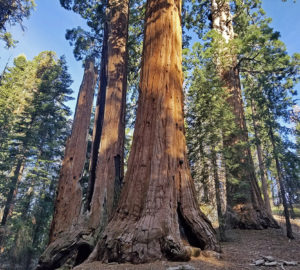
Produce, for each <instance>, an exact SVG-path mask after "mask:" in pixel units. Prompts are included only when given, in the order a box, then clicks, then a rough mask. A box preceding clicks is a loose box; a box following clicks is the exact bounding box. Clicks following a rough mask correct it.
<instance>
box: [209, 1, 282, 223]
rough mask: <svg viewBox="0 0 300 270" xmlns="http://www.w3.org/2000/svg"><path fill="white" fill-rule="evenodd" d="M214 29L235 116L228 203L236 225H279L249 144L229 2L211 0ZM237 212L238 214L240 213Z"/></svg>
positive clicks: (218, 58) (229, 138) (218, 60)
mask: <svg viewBox="0 0 300 270" xmlns="http://www.w3.org/2000/svg"><path fill="white" fill-rule="evenodd" d="M211 13H212V28H213V29H214V30H215V31H216V32H217V33H218V34H219V35H220V36H219V37H218V38H217V40H216V42H217V43H219V44H218V46H219V50H218V53H217V56H216V59H215V62H216V66H217V68H218V71H219V74H220V78H221V79H222V81H223V83H224V86H225V87H226V88H227V91H228V93H229V97H228V98H227V103H228V104H229V106H230V107H231V110H232V113H233V115H234V116H235V124H236V127H237V128H236V131H235V132H233V133H232V134H230V135H229V136H227V137H225V138H224V144H225V145H227V146H231V147H232V149H233V151H231V152H230V153H229V155H227V160H231V161H234V162H235V163H237V164H239V166H232V167H231V168H230V174H231V175H232V176H233V178H234V179H236V181H234V182H233V181H227V191H228V192H227V197H228V205H229V206H230V207H231V208H232V210H234V212H235V215H234V219H232V220H231V221H232V222H233V226H237V227H240V228H255V229H260V228H267V227H278V225H277V223H276V221H275V220H274V219H273V217H272V215H271V213H270V212H268V211H267V209H266V208H265V204H264V202H263V200H262V197H261V193H260V189H259V186H258V183H257V179H256V176H255V171H254V165H253V161H252V156H251V152H250V148H249V146H247V144H248V131H247V127H246V122H245V116H244V108H243V101H242V91H241V83H240V77H239V65H238V62H237V56H236V52H235V45H234V43H233V42H232V41H233V39H234V31H233V24H232V15H231V13H230V6H229V1H227V0H211ZM236 214H237V215H236Z"/></svg>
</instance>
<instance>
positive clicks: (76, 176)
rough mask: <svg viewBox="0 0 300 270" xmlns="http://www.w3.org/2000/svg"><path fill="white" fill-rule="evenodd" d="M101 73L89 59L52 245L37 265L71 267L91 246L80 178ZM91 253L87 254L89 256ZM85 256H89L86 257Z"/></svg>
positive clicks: (64, 169) (61, 184) (64, 166)
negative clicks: (85, 226)
mask: <svg viewBox="0 0 300 270" xmlns="http://www.w3.org/2000/svg"><path fill="white" fill-rule="evenodd" d="M96 81H97V73H96V70H95V68H94V63H93V61H90V60H87V61H86V63H85V71H84V76H83V80H82V83H81V86H80V89H79V93H78V100H77V106H76V111H75V116H74V122H73V127H72V134H71V136H70V137H69V138H68V140H67V144H66V150H65V156H64V160H63V164H62V168H61V172H60V178H59V183H58V189H57V198H56V201H55V205H54V217H53V220H52V224H51V228H50V236H49V238H50V239H49V243H50V244H49V246H48V247H47V249H46V250H45V251H44V253H43V254H42V256H41V258H40V260H39V265H38V266H37V269H56V268H59V267H60V266H62V265H66V264H70V265H69V267H71V266H72V265H73V263H76V262H77V261H78V260H81V256H82V248H83V247H84V248H85V249H86V250H87V251H88V250H89V249H91V246H92V244H91V243H90V241H89V240H90V239H83V235H89V234H90V233H91V231H90V230H89V229H88V228H87V229H85V228H82V227H81V226H82V224H81V223H82V219H81V218H82V216H81V210H82V189H81V186H80V182H79V181H80V179H81V177H82V172H83V170H84V164H85V159H86V151H87V136H88V130H89V125H90V118H91V112H92V106H93V98H94V90H95V85H96ZM88 255H89V253H88V254H87V255H86V257H87V256H88ZM86 257H85V258H86Z"/></svg>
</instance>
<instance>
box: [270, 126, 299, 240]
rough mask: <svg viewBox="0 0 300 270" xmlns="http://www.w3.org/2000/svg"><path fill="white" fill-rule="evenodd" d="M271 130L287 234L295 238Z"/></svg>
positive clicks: (271, 130) (272, 134) (271, 135)
mask: <svg viewBox="0 0 300 270" xmlns="http://www.w3.org/2000/svg"><path fill="white" fill-rule="evenodd" d="M269 131H270V139H271V143H272V146H273V154H274V159H275V163H276V171H277V179H278V182H279V186H280V193H281V199H282V204H283V209H284V216H285V222H286V235H287V237H288V238H290V239H294V236H293V230H292V225H291V221H290V213H289V209H288V202H287V199H286V192H285V188H284V183H283V177H282V174H281V168H280V163H279V159H278V154H277V149H276V145H275V138H274V133H273V129H272V127H269Z"/></svg>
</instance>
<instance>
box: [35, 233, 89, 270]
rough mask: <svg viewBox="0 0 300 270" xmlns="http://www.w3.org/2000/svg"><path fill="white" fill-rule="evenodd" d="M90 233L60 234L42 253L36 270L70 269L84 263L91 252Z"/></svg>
mask: <svg viewBox="0 0 300 270" xmlns="http://www.w3.org/2000/svg"><path fill="white" fill-rule="evenodd" d="M93 245H94V240H93V238H92V235H91V231H77V232H75V231H73V232H69V233H64V234H61V235H60V236H59V237H58V238H57V239H56V240H55V241H54V242H52V243H51V244H50V245H49V246H48V247H47V249H46V250H45V251H44V253H43V254H42V256H41V257H40V260H39V262H38V266H37V268H36V270H53V269H58V268H60V267H64V269H71V268H73V267H74V266H76V265H79V264H81V263H82V262H84V261H85V260H86V259H87V258H88V256H89V255H90V253H91V252H92V250H93Z"/></svg>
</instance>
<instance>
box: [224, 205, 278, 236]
mask: <svg viewBox="0 0 300 270" xmlns="http://www.w3.org/2000/svg"><path fill="white" fill-rule="evenodd" d="M226 219H227V221H226V226H227V227H229V228H232V229H248V230H251V229H252V230H263V229H267V228H275V229H279V228H280V226H279V225H278V223H277V221H276V220H275V219H274V218H273V216H272V215H270V214H268V213H267V211H266V210H264V209H254V208H253V207H252V206H251V205H249V204H238V205H236V206H234V207H233V208H232V209H230V210H228V211H227V218H226Z"/></svg>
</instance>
